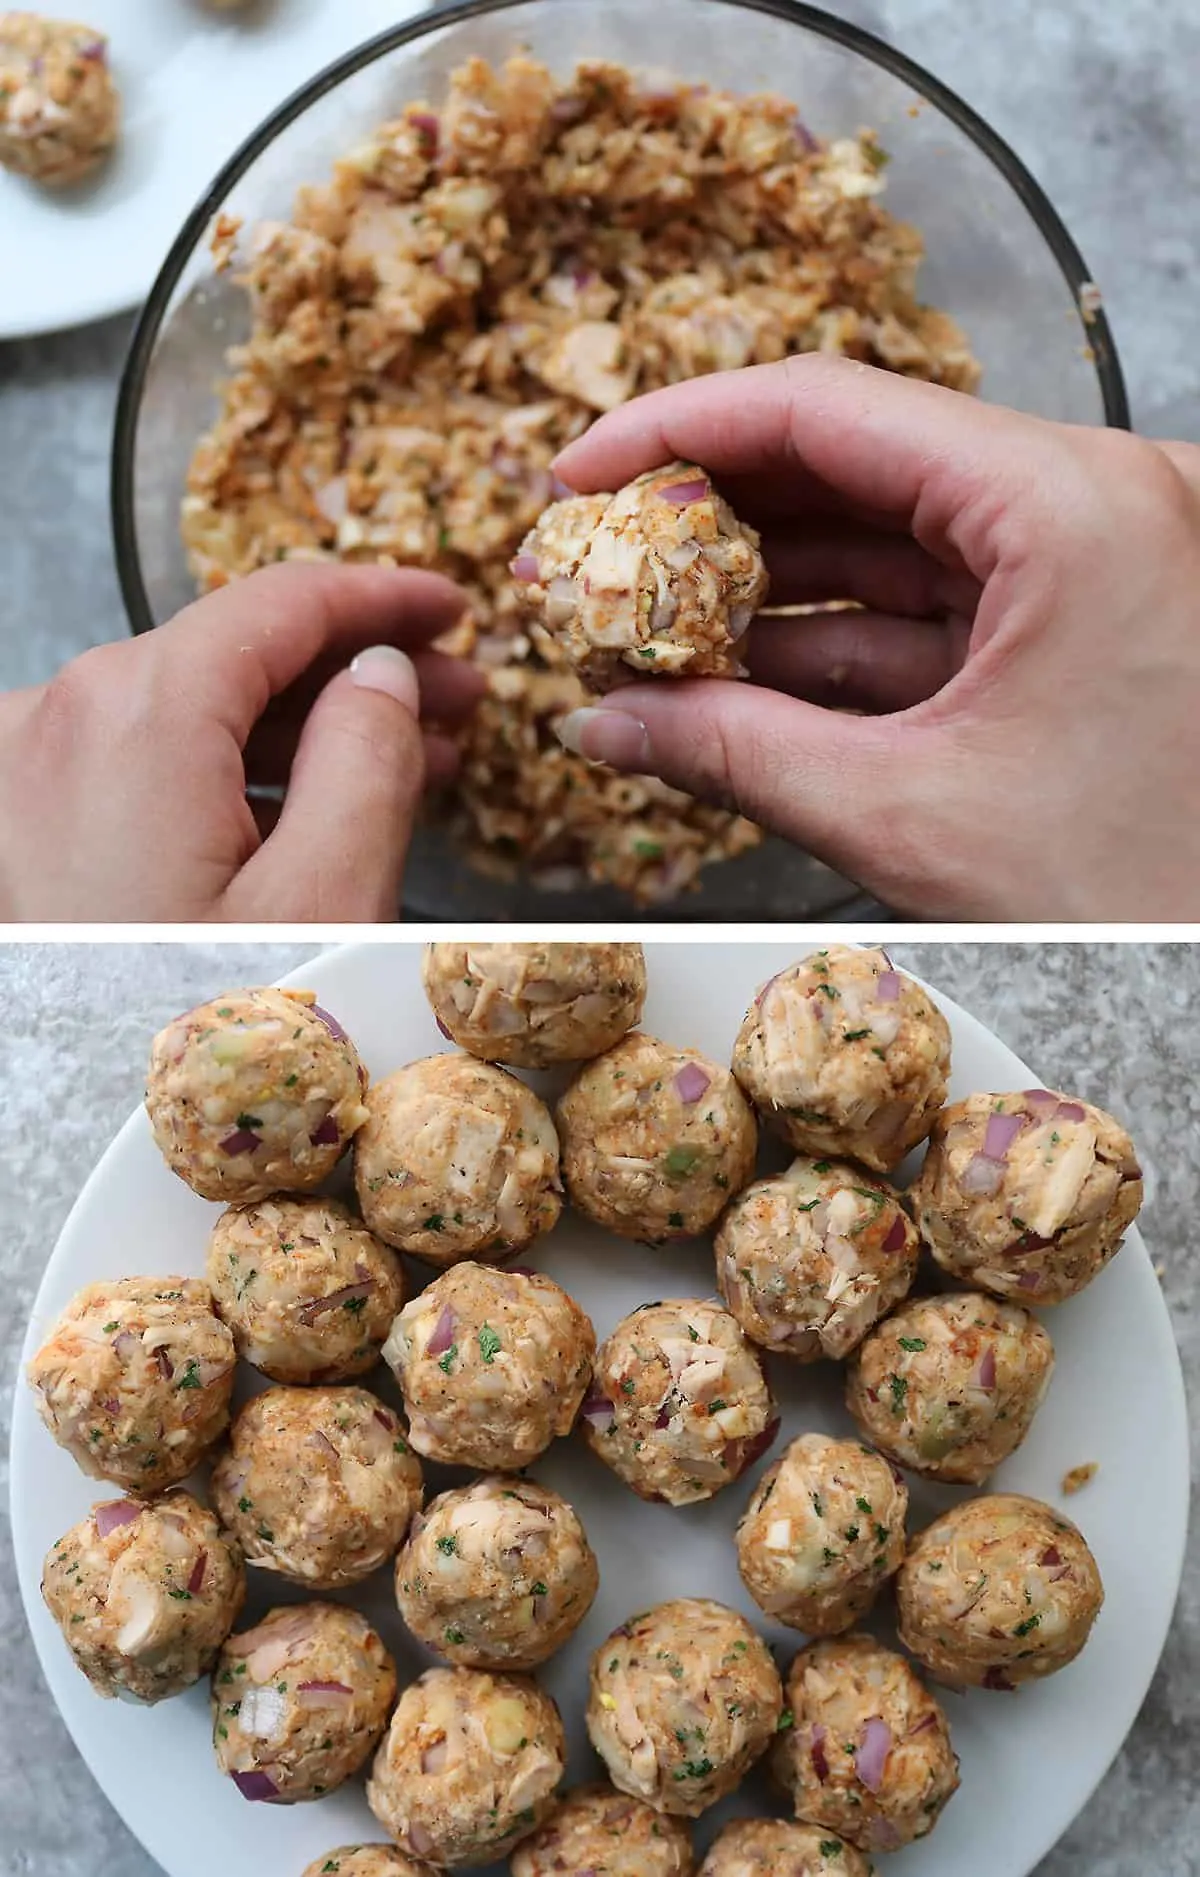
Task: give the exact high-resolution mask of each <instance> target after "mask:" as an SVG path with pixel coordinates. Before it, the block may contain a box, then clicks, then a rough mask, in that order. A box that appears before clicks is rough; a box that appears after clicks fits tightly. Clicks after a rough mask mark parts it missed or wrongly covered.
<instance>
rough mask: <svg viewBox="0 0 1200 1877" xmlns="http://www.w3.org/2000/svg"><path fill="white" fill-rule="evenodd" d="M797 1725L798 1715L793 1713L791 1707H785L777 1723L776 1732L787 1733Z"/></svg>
mask: <svg viewBox="0 0 1200 1877" xmlns="http://www.w3.org/2000/svg"><path fill="white" fill-rule="evenodd" d="M795 1725H796V1716H795V1715H794V1714H793V1713H792V1710H791V1708H784V1710H783V1713H782V1714H781V1715H780V1716H779V1719H778V1721H777V1722H776V1724H775V1732H776V1733H777V1734H786V1733H787V1732H788V1731H789V1729H791V1728H793V1727H794V1726H795Z"/></svg>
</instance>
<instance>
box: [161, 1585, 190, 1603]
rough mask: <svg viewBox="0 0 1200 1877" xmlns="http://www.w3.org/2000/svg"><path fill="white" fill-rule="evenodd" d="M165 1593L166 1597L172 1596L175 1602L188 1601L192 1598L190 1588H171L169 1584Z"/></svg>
mask: <svg viewBox="0 0 1200 1877" xmlns="http://www.w3.org/2000/svg"><path fill="white" fill-rule="evenodd" d="M167 1595H168V1597H174V1599H175V1601H176V1603H190V1602H191V1600H192V1593H191V1591H190V1590H172V1589H171V1587H170V1585H168V1586H167Z"/></svg>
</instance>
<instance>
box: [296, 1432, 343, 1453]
mask: <svg viewBox="0 0 1200 1877" xmlns="http://www.w3.org/2000/svg"><path fill="white" fill-rule="evenodd" d="M304 1444H305V1446H306V1447H319V1448H320V1449H321V1452H322V1453H327V1454H329V1455H330V1456H331V1457H332V1458H333V1459H335V1460H340V1459H341V1455H340V1454H339V1452H338V1450H337V1448H336V1447H335V1446H334V1444H333V1442H332V1441H331V1440H330V1438H329V1435H328V1434H326V1433H325V1432H324V1431H323V1429H321V1428H319V1427H315V1428H314V1429H313V1431H312V1433H311V1434H310V1435H309V1437H308V1439H307V1440H306V1441H305V1443H304Z"/></svg>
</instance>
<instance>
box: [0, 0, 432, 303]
mask: <svg viewBox="0 0 1200 1877" xmlns="http://www.w3.org/2000/svg"><path fill="white" fill-rule="evenodd" d="M427 3H428V0H249V4H248V5H246V6H245V7H242V8H239V9H237V10H236V11H233V12H222V11H220V10H219V9H217V8H215V7H213V6H211V5H209V4H208V0H53V3H52V4H47V5H45V6H43V7H41V8H39V10H40V11H43V12H47V13H51V14H53V15H55V16H57V17H61V18H64V19H76V18H78V19H82V20H83V21H85V22H86V24H87V25H89V26H94V27H96V28H97V30H98V31H100V32H102V33H105V34H107V35H108V38H109V40H110V42H111V44H110V52H111V59H112V67H113V71H114V73H115V75H116V79H117V82H118V84H119V86H120V89H121V97H122V100H123V104H124V115H123V125H124V128H123V131H122V136H121V141H120V144H119V146H118V148H117V150H116V152H115V154H114V156H113V158H112V159H111V161H109V162H108V163H107V164H106V165H105V166H104V168H103V169H102V170H99V171H98V172H97V173H96V175H95V177H94V178H90V179H87V180H85V181H84V182H82V183H80V184H79V185H78V187H77V188H74V189H68V190H52V189H43V188H39V187H38V186H37V184H35V183H31V182H27V181H25V179H24V178H22V177H19V176H14V175H12V174H11V173H10V172H9V171H8V170H4V169H0V229H3V231H4V238H3V249H4V257H5V260H4V266H3V267H2V268H0V339H16V338H22V337H25V336H27V335H29V334H32V333H39V332H54V331H57V330H58V329H59V328H61V327H64V326H78V325H82V324H83V323H84V322H85V321H87V320H93V319H103V318H105V317H106V316H107V315H108V314H110V313H118V312H121V311H123V310H124V309H125V308H126V307H131V306H136V305H137V303H138V302H139V301H140V300H143V299H144V298H145V296H146V294H147V293H148V292H149V291H150V287H151V284H152V283H153V280H154V277H155V275H156V274H157V272H158V269H159V267H160V266H161V265H162V262H163V261H164V260H165V258H166V254H167V249H168V248H169V247H170V245H171V243H172V241H173V240H174V239H175V236H176V235H177V234H178V233H179V229H180V226H181V224H182V222H183V221H184V218H185V217H186V216H187V215H188V213H189V211H190V210H191V209H192V208H193V207H194V206H195V204H196V202H197V201H198V200H199V198H200V196H201V195H202V194H203V192H204V190H205V189H207V187H208V185H209V183H210V182H211V181H212V179H213V177H214V176H215V175H216V173H217V171H218V170H219V169H220V168H221V166H222V164H223V163H224V162H225V161H226V159H227V158H228V157H230V156H232V155H233V152H234V150H235V149H236V148H237V146H238V145H239V144H240V143H241V142H242V141H243V139H244V138H246V137H248V136H249V135H250V133H251V132H252V131H253V130H255V129H256V128H257V127H258V125H259V124H260V123H261V122H262V120H263V118H264V117H266V116H267V115H268V114H269V113H270V112H271V111H272V110H274V108H275V106H276V105H278V104H282V102H283V100H284V99H285V98H286V97H288V96H289V94H290V93H291V92H293V91H295V90H296V89H297V87H298V86H300V85H302V84H304V83H305V81H306V80H307V79H309V78H311V77H312V76H313V75H314V73H316V72H318V71H320V70H321V68H322V67H323V66H325V65H328V64H329V63H330V61H331V60H333V59H336V58H338V57H340V56H341V54H342V53H344V52H349V51H350V50H351V48H352V47H354V46H356V45H358V44H359V43H360V42H361V41H362V40H364V39H369V38H370V37H371V35H372V33H376V32H381V31H382V30H383V28H384V27H387V26H396V25H399V24H400V23H401V22H402V21H403V20H406V19H409V18H410V17H411V16H412V15H413V14H414V13H420V12H423V11H424V10H425V6H426V4H427Z"/></svg>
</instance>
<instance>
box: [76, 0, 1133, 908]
mask: <svg viewBox="0 0 1200 1877" xmlns="http://www.w3.org/2000/svg"><path fill="white" fill-rule="evenodd" d="M518 47H521V48H524V49H527V50H528V51H530V52H531V53H532V55H533V56H534V57H535V58H538V59H541V60H543V61H544V62H545V63H546V64H547V65H549V66H550V67H551V68H552V69H553V70H555V71H556V72H558V73H560V74H563V75H565V74H567V73H569V71H570V70H571V69H572V67H573V66H574V64H575V63H576V61H577V60H579V59H581V58H604V59H611V60H614V61H617V62H619V63H621V64H625V65H629V66H632V67H634V68H636V69H638V70H639V71H641V72H644V73H646V74H647V76H648V77H649V78H650V80H651V82H654V80H655V79H656V78H657V79H659V80H660V81H661V80H666V81H668V82H675V81H678V80H680V79H685V80H688V81H691V82H697V83H708V84H711V85H714V86H717V87H721V88H724V89H728V90H733V91H740V92H754V91H765V90H769V91H777V92H783V93H785V94H786V95H787V96H789V97H791V98H793V99H794V100H795V101H796V103H797V105H798V106H799V108H800V109H801V110H802V112H803V115H804V119H805V121H806V122H807V123H808V124H810V125H811V126H812V128H813V129H814V130H815V131H816V132H817V133H818V134H819V135H821V136H826V137H832V136H839V135H846V134H852V133H853V132H854V131H855V130H856V129H858V128H859V127H860V126H862V125H870V126H872V127H873V128H874V130H875V131H876V132H877V133H878V136H879V138H880V141H881V142H882V144H883V147H884V148H885V149H886V150H887V151H888V152H889V154H890V158H891V161H890V163H889V166H888V189H887V194H886V197H885V200H886V204H887V206H888V208H889V209H890V210H891V211H892V212H893V213H894V214H896V215H898V216H900V217H902V218H903V219H906V220H909V221H913V222H915V223H916V224H917V226H918V227H919V228H920V229H921V231H922V233H923V235H924V237H925V242H926V249H927V259H926V261H925V264H924V267H923V270H922V273H921V280H920V286H921V292H922V296H923V298H925V299H926V300H928V301H930V302H932V303H933V304H934V305H936V306H941V307H944V308H945V309H946V310H947V311H948V312H950V313H952V314H954V316H955V317H956V318H957V319H959V320H960V321H961V322H962V324H963V326H964V327H965V328H966V331H967V333H968V335H969V337H970V339H971V342H972V345H973V347H974V350H975V352H976V354H977V356H978V357H979V358H980V359H981V361H982V364H983V386H982V395H983V396H985V397H987V398H990V399H992V400H994V401H996V402H998V403H1003V404H1011V405H1015V406H1017V407H1018V408H1020V409H1022V410H1027V411H1033V412H1036V413H1038V414H1040V415H1041V416H1043V417H1054V418H1062V419H1065V420H1068V421H1071V422H1074V423H1090V424H1103V423H1108V424H1114V425H1121V426H1127V425H1128V407H1127V404H1126V399H1125V391H1124V386H1123V383H1122V379H1121V370H1120V366H1119V364H1118V361H1117V356H1116V351H1115V349H1114V346H1113V343H1112V338H1111V335H1110V333H1109V330H1108V326H1107V323H1106V321H1105V318H1104V315H1103V313H1102V312H1100V311H1093V310H1092V308H1091V306H1090V304H1089V302H1090V298H1091V296H1090V295H1088V294H1086V293H1084V292H1083V290H1084V288H1085V286H1086V284H1087V282H1088V279H1089V276H1088V269H1087V267H1086V265H1085V264H1084V261H1083V257H1082V256H1081V255H1080V253H1079V251H1078V249H1077V248H1076V247H1075V244H1074V242H1073V241H1072V240H1071V237H1070V235H1069V234H1068V233H1067V230H1066V229H1065V228H1064V227H1063V224H1062V222H1061V221H1060V220H1059V218H1058V216H1057V215H1056V214H1055V212H1054V209H1053V208H1052V207H1051V205H1050V203H1049V202H1048V201H1047V199H1046V197H1045V195H1044V194H1043V193H1042V190H1041V189H1040V188H1039V186H1038V184H1037V183H1036V182H1035V181H1034V179H1033V177H1032V176H1030V174H1029V173H1028V171H1027V170H1025V169H1024V168H1023V167H1022V165H1021V164H1020V162H1018V160H1017V158H1016V157H1015V156H1014V154H1013V152H1012V151H1011V150H1010V149H1009V148H1008V146H1007V144H1005V143H1004V142H1003V141H1002V140H1001V138H999V137H998V136H996V134H995V132H994V131H992V130H991V129H989V127H988V126H987V124H985V123H984V122H983V121H982V119H980V118H979V117H977V116H976V114H975V113H974V112H973V111H971V110H970V109H969V108H968V107H967V106H966V105H965V104H964V103H963V102H962V100H961V99H960V98H958V97H956V96H955V94H954V93H953V92H951V91H949V90H947V88H946V86H945V85H942V84H940V83H939V82H938V80H937V79H935V78H933V77H931V76H930V74H929V73H928V72H925V71H923V70H922V69H921V68H920V67H919V66H917V65H914V64H913V63H912V61H911V60H909V59H906V58H904V57H903V56H902V55H901V54H900V53H898V52H896V51H894V50H893V49H892V47H890V46H888V45H885V44H884V43H883V42H882V41H881V40H879V39H876V38H874V37H873V36H872V35H871V34H869V33H866V32H863V31H862V30H861V29H860V28H858V27H857V26H852V25H849V24H847V23H846V22H845V21H844V20H837V19H834V18H832V17H831V16H830V15H829V14H826V13H823V12H821V11H820V10H819V9H818V8H816V7H811V6H805V5H800V4H797V3H796V0H654V4H653V5H647V4H646V0H467V3H466V4H462V5H449V6H439V7H436V8H434V9H432V10H431V11H429V12H427V13H423V14H420V15H418V16H417V17H416V18H415V19H412V20H410V21H409V22H408V23H407V24H406V25H403V26H397V27H395V28H393V29H392V30H391V31H389V32H386V33H383V34H381V35H379V36H378V37H377V38H375V39H372V40H371V41H369V42H368V43H367V44H365V45H363V46H361V47H360V48H359V49H358V50H357V51H356V52H353V53H351V54H349V55H348V56H347V57H346V58H344V59H341V60H340V61H339V62H338V63H337V64H336V65H332V66H330V67H329V69H328V70H327V71H324V72H321V73H320V74H319V75H318V76H317V77H315V78H314V79H313V80H312V82H311V83H310V84H308V85H306V86H305V87H304V89H303V90H302V91H299V92H297V93H296V94H295V96H293V97H292V98H290V99H289V100H288V101H287V102H286V103H285V104H283V105H282V106H281V107H280V108H279V110H277V111H276V112H275V113H274V114H273V116H271V117H270V118H268V119H267V121H266V122H265V123H264V124H263V126H262V128H261V129H260V130H259V131H258V132H257V134H256V135H255V136H253V137H252V138H250V140H249V141H248V142H247V143H245V144H243V146H242V148H241V149H240V150H239V151H238V152H237V153H236V155H235V156H233V157H232V158H231V159H230V161H229V162H228V163H227V164H226V166H225V168H224V169H223V170H222V172H221V174H220V175H219V176H218V177H217V178H216V181H215V182H214V183H213V185H212V188H211V189H210V190H209V191H208V193H207V195H206V196H205V197H204V199H203V200H202V201H201V202H200V203H198V204H197V206H196V208H195V210H194V211H193V212H192V214H191V215H190V216H189V217H188V219H187V221H186V223H185V224H184V226H183V228H182V229H181V230H180V233H179V237H178V239H177V240H176V242H175V244H174V246H173V247H172V249H171V252H170V254H169V255H168V257H167V260H166V263H165V265H164V266H163V269H162V272H161V273H160V274H159V277H158V279H157V281H156V282H155V285H154V288H153V290H152V292H151V294H150V297H149V299H148V301H147V303H146V307H145V310H144V312H143V314H142V317H141V320H140V322H139V324H138V328H137V331H136V334H135V336H134V340H133V345H132V349H131V351H130V355H129V360H128V363H127V365H126V369H125V373H124V377H123V380H122V384H121V391H120V398H119V403H118V409H117V421H116V432H115V438H114V446H113V485H112V502H113V525H114V530H115V535H116V550H117V562H118V567H119V571H120V578H121V586H122V590H123V592H124V596H125V603H126V606H127V608H128V611H129V617H130V620H131V622H132V625H133V628H134V631H135V632H144V631H146V630H148V629H149V628H150V627H152V626H155V625H158V624H159V623H160V622H161V621H162V620H164V619H166V618H168V617H169V616H170V615H171V614H172V613H174V612H175V611H177V610H178V608H179V607H180V606H182V605H184V604H185V603H186V602H187V601H188V600H189V599H191V598H192V597H194V591H193V587H192V583H191V581H190V579H189V576H188V572H187V568H186V565H185V562H184V556H183V550H182V546H181V544H180V538H179V523H178V515H179V502H180V497H181V495H182V492H183V487H184V478H185V475H186V471H187V465H188V459H189V457H190V455H191V452H192V449H193V446H194V444H195V441H196V439H197V438H198V437H199V436H200V434H201V433H202V432H203V431H204V430H205V429H207V427H208V426H209V424H210V423H211V421H212V419H213V416H214V414H215V410H216V402H215V392H214V386H215V384H216V382H217V381H218V380H219V379H220V378H221V376H222V375H223V365H224V356H225V352H226V348H227V347H228V346H229V345H230V344H233V343H236V342H237V341H239V340H240V339H243V338H244V337H245V336H246V335H247V333H248V329H249V317H248V305H247V301H246V298H245V295H244V294H243V293H242V292H241V291H240V290H239V289H237V288H236V287H234V286H233V285H232V284H231V283H230V282H229V281H228V280H227V279H223V278H221V277H219V276H217V275H215V274H214V273H213V269H212V262H211V257H210V255H209V251H208V237H209V233H210V230H211V227H212V223H213V220H214V218H215V217H216V216H217V215H218V214H227V215H231V216H235V217H240V218H241V219H243V220H244V221H245V222H247V223H250V224H253V223H254V222H257V221H259V220H261V219H264V218H280V217H282V218H286V217H287V215H288V213H289V209H290V205H291V201H292V197H293V195H294V192H295V190H296V189H297V187H298V186H300V185H301V184H303V183H308V182H314V181H319V180H322V179H323V178H324V177H325V176H326V175H327V173H328V171H329V169H330V167H331V165H332V163H333V162H334V160H335V159H336V158H337V157H338V156H340V155H342V154H343V153H344V152H346V151H347V150H349V149H352V148H353V147H354V146H355V145H357V144H359V143H361V142H362V141H364V139H365V137H366V136H367V134H368V133H369V132H370V131H371V130H372V129H373V128H374V127H375V126H376V125H377V124H378V123H380V122H381V121H383V120H384V119H385V118H387V117H390V116H392V115H394V114H395V113H397V112H398V111H399V110H400V109H401V108H402V107H403V106H404V105H405V104H406V103H410V102H411V101H412V100H414V99H416V98H428V99H430V100H431V101H435V102H436V100H437V99H438V98H439V97H440V96H441V95H442V94H443V92H444V89H445V86H446V83H447V80H448V78H449V75H450V73H451V71H452V70H453V69H454V68H455V67H456V66H458V65H460V64H461V63H462V62H463V60H464V59H466V58H468V57H470V56H472V55H474V54H478V55H481V56H482V57H484V58H487V59H490V60H493V61H498V60H503V59H504V58H505V57H506V56H507V55H508V54H509V53H510V52H512V51H513V50H514V49H516V48H518ZM1081 294H1082V295H1083V302H1084V304H1083V305H1081ZM1085 312H1086V318H1085ZM406 895H407V898H408V900H409V907H410V910H411V911H412V912H413V913H415V914H416V915H418V916H422V915H423V916H425V917H428V918H463V919H477V920H494V919H513V918H526V919H536V920H542V921H547V920H566V919H605V918H607V919H628V918H630V917H632V916H634V909H633V907H632V905H631V902H630V901H629V900H628V899H627V898H626V897H624V896H623V895H621V894H619V893H617V892H615V891H610V890H607V889H595V890H591V889H588V890H581V891H575V892H568V893H548V892H546V891H544V890H539V889H536V888H534V887H532V886H531V885H529V884H528V883H526V882H521V881H514V882H511V883H505V882H501V881H496V880H493V879H490V878H485V877H484V876H483V875H481V874H480V873H478V872H476V871H475V870H474V868H472V867H471V866H470V865H469V864H468V863H467V862H466V861H465V860H464V859H463V858H461V857H459V856H457V855H456V854H454V853H453V852H451V851H450V850H449V849H448V846H447V842H446V840H445V837H444V835H442V834H439V833H438V832H437V830H436V829H430V830H426V831H424V832H422V834H421V835H420V836H419V837H418V840H417V843H416V845H415V848H414V851H413V855H412V858H411V862H410V866H409V870H408V878H407V884H406ZM874 910H877V909H874ZM871 913H872V909H871V908H869V907H867V906H865V905H864V903H863V902H862V901H861V900H860V899H859V898H858V897H857V895H856V894H855V891H854V889H853V888H852V887H850V886H849V885H848V884H847V883H846V882H845V881H843V880H840V879H839V878H838V877H837V876H836V875H835V874H833V873H831V872H830V871H829V869H828V868H825V867H823V866H821V865H820V864H819V863H818V862H816V861H814V860H811V859H809V858H808V857H807V856H805V855H803V854H800V853H799V852H797V851H796V850H795V849H793V848H790V847H787V846H786V845H785V844H784V843H782V842H779V841H768V842H767V843H765V844H764V845H763V846H762V847H760V848H758V849H756V850H755V851H754V852H752V853H749V854H746V855H743V856H741V857H740V858H739V859H737V860H733V861H729V862H726V863H724V864H721V865H718V866H714V867H712V868H710V869H708V870H706V872H705V873H704V874H703V875H702V885H701V888H700V891H699V892H696V893H690V894H686V895H684V896H683V897H682V898H681V899H680V900H679V901H677V902H675V903H674V904H673V905H670V906H666V907H663V908H661V909H660V908H655V910H654V915H653V916H655V917H659V918H664V917H665V918H678V919H687V920H694V919H718V920H719V919H797V918H804V917H813V916H821V915H823V916H826V917H828V916H830V915H834V916H841V917H844V918H846V917H849V918H853V917H855V916H868V917H869V916H871Z"/></svg>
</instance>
